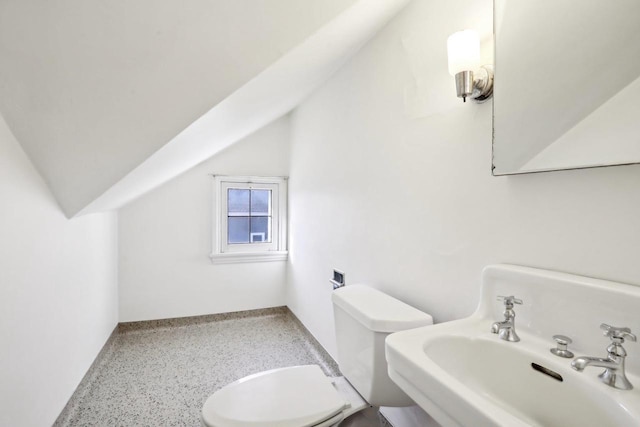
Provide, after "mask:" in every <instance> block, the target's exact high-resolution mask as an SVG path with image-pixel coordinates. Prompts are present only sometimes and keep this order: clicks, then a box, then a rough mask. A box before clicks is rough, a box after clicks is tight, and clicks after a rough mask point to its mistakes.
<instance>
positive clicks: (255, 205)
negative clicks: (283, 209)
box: [251, 190, 271, 216]
mask: <svg viewBox="0 0 640 427" xmlns="http://www.w3.org/2000/svg"><path fill="white" fill-rule="evenodd" d="M268 215H271V190H251V216H268Z"/></svg>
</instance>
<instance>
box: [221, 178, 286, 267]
mask: <svg viewBox="0 0 640 427" xmlns="http://www.w3.org/2000/svg"><path fill="white" fill-rule="evenodd" d="M213 178H214V186H213V191H214V195H213V203H214V207H213V212H214V216H215V218H214V224H215V226H214V227H213V244H212V248H213V250H212V252H211V254H210V258H211V261H212V262H213V263H214V264H221V263H238V262H263V261H284V260H286V259H287V255H288V251H287V179H286V178H284V177H258V176H226V175H214V176H213ZM230 188H246V189H268V190H271V242H255V243H240V244H232V243H228V238H227V233H228V225H227V215H228V212H227V202H228V200H227V191H228V190H229V189H230Z"/></svg>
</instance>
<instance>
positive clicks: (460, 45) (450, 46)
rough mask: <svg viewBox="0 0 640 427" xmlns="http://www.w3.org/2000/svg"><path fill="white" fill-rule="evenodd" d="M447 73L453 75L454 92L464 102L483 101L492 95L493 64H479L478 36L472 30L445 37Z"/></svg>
mask: <svg viewBox="0 0 640 427" xmlns="http://www.w3.org/2000/svg"><path fill="white" fill-rule="evenodd" d="M447 53H448V67H449V73H450V74H451V75H452V76H455V81H456V94H457V96H458V98H462V100H463V101H464V102H466V101H467V98H469V99H471V100H473V101H474V102H476V103H482V102H485V101H486V100H487V99H489V98H491V96H492V95H493V66H491V65H482V66H481V65H480V37H479V36H478V33H477V32H476V31H473V30H463V31H458V32H455V33H453V34H452V35H451V36H449V38H448V39H447Z"/></svg>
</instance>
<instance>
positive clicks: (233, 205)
mask: <svg viewBox="0 0 640 427" xmlns="http://www.w3.org/2000/svg"><path fill="white" fill-rule="evenodd" d="M249 194H250V190H244V189H240V188H230V189H229V190H228V191H227V197H228V198H227V210H228V212H229V216H249ZM229 241H231V240H229Z"/></svg>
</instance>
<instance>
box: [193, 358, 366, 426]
mask: <svg viewBox="0 0 640 427" xmlns="http://www.w3.org/2000/svg"><path fill="white" fill-rule="evenodd" d="M368 406H369V405H368V404H367V403H366V402H365V401H364V399H362V398H361V397H360V396H359V395H358V393H357V392H356V391H355V390H354V389H353V388H352V387H350V386H349V384H348V383H347V382H346V380H345V379H344V378H343V377H337V378H330V377H327V376H325V375H324V373H323V372H322V370H321V369H320V367H319V366H317V365H305V366H294V367H289V368H281V369H274V370H271V371H265V372H260V373H258V374H255V375H250V376H248V377H245V378H242V379H240V380H238V381H236V382H234V383H231V384H229V385H227V386H225V387H224V388H222V389H220V390H219V391H217V392H216V393H214V394H213V395H211V396H210V397H209V399H207V401H206V402H205V404H204V406H203V408H202V423H203V425H204V426H207V427H214V426H215V427H240V426H244V427H247V426H252V427H267V426H271V427H274V426H278V427H311V426H314V427H321V426H323V427H324V426H334V425H336V424H337V423H339V422H340V421H342V420H343V419H344V418H346V417H348V416H349V415H351V414H352V413H355V412H358V411H360V410H362V409H364V408H366V407H368Z"/></svg>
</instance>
